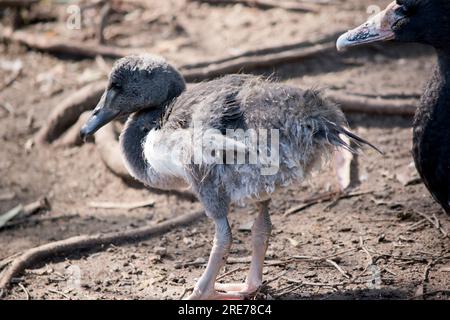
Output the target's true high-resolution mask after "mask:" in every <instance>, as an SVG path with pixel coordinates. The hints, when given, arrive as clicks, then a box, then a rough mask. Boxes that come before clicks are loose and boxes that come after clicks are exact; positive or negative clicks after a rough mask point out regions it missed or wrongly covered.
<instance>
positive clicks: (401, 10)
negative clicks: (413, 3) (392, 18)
mask: <svg viewBox="0 0 450 320" xmlns="http://www.w3.org/2000/svg"><path fill="white" fill-rule="evenodd" d="M396 11H397V14H399V15H402V16H410V15H411V14H412V11H413V10H412V7H409V6H407V5H405V4H402V5H400V6H399V7H398V8H397V10H396Z"/></svg>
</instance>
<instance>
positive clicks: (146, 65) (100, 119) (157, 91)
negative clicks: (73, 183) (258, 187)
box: [80, 55, 186, 138]
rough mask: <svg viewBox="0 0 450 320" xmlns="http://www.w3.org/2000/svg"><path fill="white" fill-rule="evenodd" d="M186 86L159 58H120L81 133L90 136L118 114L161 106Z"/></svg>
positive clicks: (145, 56) (144, 56) (171, 68)
mask: <svg viewBox="0 0 450 320" xmlns="http://www.w3.org/2000/svg"><path fill="white" fill-rule="evenodd" d="M185 87H186V84H185V82H184V79H183V77H182V75H181V74H180V73H179V72H178V71H177V70H176V69H175V68H174V67H172V66H171V65H169V64H168V63H167V62H166V61H165V60H164V59H163V58H161V57H157V56H152V55H139V56H128V57H125V58H122V59H120V60H118V61H117V62H116V63H115V64H114V67H113V69H112V71H111V73H110V75H109V81H108V87H107V88H106V90H105V92H104V93H103V96H102V98H101V99H100V101H99V103H98V104H97V106H96V107H95V109H94V111H93V113H92V115H91V117H90V118H89V120H88V121H87V123H86V124H85V125H84V126H83V128H82V129H81V131H80V134H81V136H82V137H83V138H85V137H87V136H89V135H92V134H94V133H95V132H96V131H97V130H98V129H100V128H101V127H102V126H104V125H105V124H107V123H108V122H110V121H112V120H113V119H115V118H116V117H118V116H122V115H128V114H131V113H134V112H137V111H140V110H143V109H151V108H163V107H164V105H165V104H166V103H167V102H168V101H170V100H172V99H173V98H175V97H177V96H179V95H180V94H181V93H182V92H183V90H184V89H185Z"/></svg>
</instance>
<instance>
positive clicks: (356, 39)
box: [337, 0, 450, 49]
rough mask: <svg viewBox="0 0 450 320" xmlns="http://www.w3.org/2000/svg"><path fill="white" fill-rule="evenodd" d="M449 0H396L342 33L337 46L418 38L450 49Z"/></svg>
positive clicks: (435, 45)
mask: <svg viewBox="0 0 450 320" xmlns="http://www.w3.org/2000/svg"><path fill="white" fill-rule="evenodd" d="M449 32H450V1H449V0H397V1H394V2H392V3H391V4H389V5H388V6H387V8H386V9H385V10H383V11H381V12H380V13H379V14H377V15H375V16H374V17H372V18H371V19H369V20H368V21H367V22H366V23H364V24H363V25H361V26H359V27H358V28H356V29H354V30H351V31H349V32H347V33H345V34H344V35H342V36H341V37H340V38H339V39H338V41H337V47H338V49H344V48H347V47H352V46H357V45H361V44H365V43H373V42H378V41H384V40H397V41H401V42H419V43H423V44H428V45H432V46H434V47H435V48H437V49H450V41H449Z"/></svg>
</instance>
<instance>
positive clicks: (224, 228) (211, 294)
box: [188, 217, 243, 300]
mask: <svg viewBox="0 0 450 320" xmlns="http://www.w3.org/2000/svg"><path fill="white" fill-rule="evenodd" d="M214 222H215V224H216V234H215V238H214V244H213V247H212V250H211V254H210V256H209V261H208V265H207V267H206V270H205V271H204V273H203V275H202V276H201V277H200V279H199V280H198V282H197V284H196V285H195V288H194V291H193V292H192V294H191V295H190V296H189V297H188V300H224V299H225V300H226V299H242V298H243V297H242V295H240V294H238V293H220V292H216V290H215V288H214V283H215V281H216V278H217V275H218V273H219V271H220V269H221V268H222V266H223V265H224V264H225V262H226V259H227V257H228V253H229V250H230V247H231V228H230V225H229V224H228V220H227V218H226V217H223V218H217V219H214Z"/></svg>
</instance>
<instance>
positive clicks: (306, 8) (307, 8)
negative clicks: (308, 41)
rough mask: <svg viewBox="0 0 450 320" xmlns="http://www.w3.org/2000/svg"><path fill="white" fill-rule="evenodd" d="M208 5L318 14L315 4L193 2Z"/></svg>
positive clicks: (263, 0)
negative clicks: (234, 5)
mask: <svg viewBox="0 0 450 320" xmlns="http://www.w3.org/2000/svg"><path fill="white" fill-rule="evenodd" d="M191 1H196V2H203V3H208V4H212V5H214V4H219V5H222V4H224V5H230V4H241V5H244V6H247V7H252V8H258V9H261V10H268V9H277V8H278V9H284V10H288V11H294V12H314V13H316V12H318V8H317V6H316V5H315V4H314V3H311V4H302V3H294V2H283V1H272V0H191Z"/></svg>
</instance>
